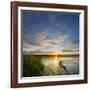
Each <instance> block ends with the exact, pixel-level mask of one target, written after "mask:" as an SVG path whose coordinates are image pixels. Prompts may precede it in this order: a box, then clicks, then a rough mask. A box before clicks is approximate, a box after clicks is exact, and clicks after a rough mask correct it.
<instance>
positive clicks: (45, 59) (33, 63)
mask: <svg viewBox="0 0 90 90" xmlns="http://www.w3.org/2000/svg"><path fill="white" fill-rule="evenodd" d="M66 53H68V54H66ZM73 62H75V64H76V66H75V65H74V67H75V68H74V67H73V68H74V69H73V70H75V71H73V70H72V71H70V70H69V68H68V65H72V63H73ZM76 62H78V63H76ZM76 68H77V69H76ZM71 74H79V52H73V53H71V52H64V53H58V52H55V53H54V52H53V53H51V54H50V53H25V52H24V53H23V77H36V76H52V75H71Z"/></svg>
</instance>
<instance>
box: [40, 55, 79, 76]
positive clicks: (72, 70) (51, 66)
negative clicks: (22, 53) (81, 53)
mask: <svg viewBox="0 0 90 90" xmlns="http://www.w3.org/2000/svg"><path fill="white" fill-rule="evenodd" d="M42 63H43V65H44V66H45V68H44V73H43V74H44V75H46V76H47V75H73V74H79V57H78V56H75V57H57V56H54V57H44V58H43V59H42Z"/></svg>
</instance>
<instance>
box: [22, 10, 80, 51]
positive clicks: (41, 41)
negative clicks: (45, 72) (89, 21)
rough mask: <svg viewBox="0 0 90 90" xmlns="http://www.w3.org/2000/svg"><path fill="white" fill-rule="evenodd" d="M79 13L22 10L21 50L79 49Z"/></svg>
mask: <svg viewBox="0 0 90 90" xmlns="http://www.w3.org/2000/svg"><path fill="white" fill-rule="evenodd" d="M78 16H79V14H74V13H73V14H72V13H65V12H42V11H29V10H28V11H22V17H23V19H22V25H21V26H22V40H23V51H35V52H36V51H38V52H39V51H42V52H50V51H62V50H64V49H67V50H68V49H69V50H78V49H79V38H78V37H79V26H78V23H79V18H78Z"/></svg>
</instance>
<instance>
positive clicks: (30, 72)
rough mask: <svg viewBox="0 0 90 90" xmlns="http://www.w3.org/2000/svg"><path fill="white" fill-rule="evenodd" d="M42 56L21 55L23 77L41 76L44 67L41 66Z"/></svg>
mask: <svg viewBox="0 0 90 90" xmlns="http://www.w3.org/2000/svg"><path fill="white" fill-rule="evenodd" d="M42 58H43V56H39V55H38V56H36V55H23V76H24V77H32V76H42V75H43V71H44V65H43V64H42V62H41V60H42Z"/></svg>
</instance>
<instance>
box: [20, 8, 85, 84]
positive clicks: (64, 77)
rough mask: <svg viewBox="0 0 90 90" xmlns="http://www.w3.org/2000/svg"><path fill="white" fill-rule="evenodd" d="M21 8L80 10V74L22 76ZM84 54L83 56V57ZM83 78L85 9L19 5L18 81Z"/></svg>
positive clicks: (30, 81)
mask: <svg viewBox="0 0 90 90" xmlns="http://www.w3.org/2000/svg"><path fill="white" fill-rule="evenodd" d="M21 10H37V11H38V10H39V11H59V12H60V11H63V12H76V13H77V12H80V13H81V14H80V24H79V25H80V31H79V33H80V37H79V39H80V44H79V48H80V67H79V68H80V75H62V76H41V77H24V78H21ZM82 56H83V57H82ZM81 79H82V80H83V79H84V11H83V10H76V9H74V10H73V9H70V10H69V9H52V8H38V7H37V8H35V7H18V83H33V82H45V81H66V80H81Z"/></svg>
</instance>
